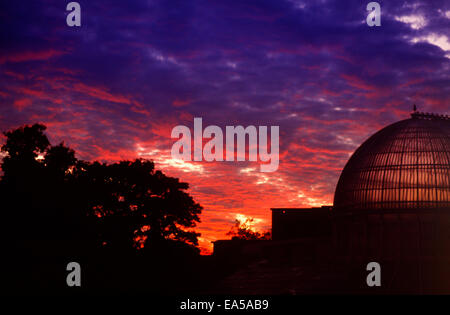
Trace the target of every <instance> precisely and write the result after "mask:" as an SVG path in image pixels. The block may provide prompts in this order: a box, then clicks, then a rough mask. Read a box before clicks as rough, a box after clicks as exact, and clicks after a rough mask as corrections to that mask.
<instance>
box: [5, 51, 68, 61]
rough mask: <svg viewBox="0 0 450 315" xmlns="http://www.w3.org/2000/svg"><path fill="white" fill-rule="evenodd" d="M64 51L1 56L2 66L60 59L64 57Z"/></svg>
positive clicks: (28, 52) (27, 52)
mask: <svg viewBox="0 0 450 315" xmlns="http://www.w3.org/2000/svg"><path fill="white" fill-rule="evenodd" d="M63 54H64V52H63V51H57V50H53V49H50V50H44V51H26V52H20V53H14V54H9V55H3V56H0V64H4V63H6V62H25V61H36V60H48V59H50V58H53V57H58V56H61V55H63Z"/></svg>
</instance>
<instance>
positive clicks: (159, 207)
mask: <svg viewBox="0 0 450 315" xmlns="http://www.w3.org/2000/svg"><path fill="white" fill-rule="evenodd" d="M45 130H46V127H45V126H44V125H42V124H34V125H32V126H28V125H27V126H23V127H20V128H17V129H15V130H11V131H7V132H5V133H4V135H5V136H6V142H5V143H4V145H3V146H2V148H1V150H2V153H3V159H2V162H1V168H2V173H3V174H2V177H1V179H0V198H1V200H2V207H1V215H2V220H1V232H0V233H1V237H2V241H1V242H2V245H3V250H4V254H5V255H9V256H10V257H15V258H17V259H16V260H15V261H14V262H13V261H11V263H10V265H9V268H11V270H13V269H16V270H19V269H20V268H22V267H23V268H22V269H21V270H22V271H20V272H19V271H18V272H17V274H13V273H11V275H10V278H11V279H12V280H11V281H13V282H15V283H18V284H17V286H19V287H20V286H21V285H22V284H23V283H25V282H27V281H29V278H30V277H35V276H39V275H38V274H41V273H42V274H45V273H49V272H50V269H51V268H53V267H51V266H47V264H48V263H49V261H50V262H51V261H53V260H52V259H53V258H52V257H55V255H56V256H58V255H59V256H61V257H62V258H61V261H66V260H67V259H68V257H73V256H74V255H75V256H76V255H81V256H80V257H100V256H101V255H103V254H102V253H103V252H104V251H105V250H106V249H108V248H109V249H113V250H115V252H116V253H123V255H121V256H123V259H125V256H126V255H129V254H127V253H130V252H136V248H141V247H144V248H145V249H146V252H148V250H149V249H150V250H153V251H154V250H157V249H161V248H164V247H167V246H169V247H170V246H172V245H170V244H181V245H183V246H185V247H186V248H190V250H191V251H192V252H195V253H197V254H198V253H199V250H198V248H197V246H198V239H197V237H198V235H199V234H198V233H196V232H194V231H192V228H194V227H195V226H196V223H197V222H200V218H199V215H200V214H201V211H202V207H201V206H200V205H199V204H198V203H196V202H195V201H194V200H193V198H192V197H191V196H190V195H189V194H188V193H187V192H186V190H187V189H188V188H189V186H188V184H187V183H183V182H180V181H179V180H178V179H177V178H173V177H169V176H166V175H164V174H163V173H162V172H161V171H159V170H156V169H155V165H154V163H153V162H152V161H149V160H144V159H136V160H134V161H121V162H118V163H113V164H106V163H100V162H88V161H82V160H78V159H77V158H76V157H75V151H74V150H72V149H70V148H69V147H67V146H65V145H64V143H60V144H58V145H56V146H52V145H51V144H50V142H49V140H48V138H47V136H46V135H45V133H44V131H45ZM177 246H178V245H177ZM177 248H180V247H179V246H178V247H177ZM126 257H128V258H129V259H131V258H132V257H133V256H126ZM16 261H17V262H18V263H17V264H16V263H15V262H16ZM27 262H37V264H38V265H39V266H41V267H39V268H41V269H39V270H37V271H36V272H35V274H33V275H32V276H30V275H22V274H23V273H24V272H23V270H26V267H25V266H22V267H20V266H21V264H26V263H27ZM66 263H67V262H66ZM46 266H47V267H46ZM42 268H43V269H42ZM55 268H56V267H55ZM58 268H60V267H57V269H58ZM53 269H54V268H53ZM53 269H52V270H53ZM61 270H64V269H62V268H61ZM21 275H22V276H21ZM21 277H22V278H23V279H20V278H21ZM41 280H42V282H49V281H50V280H49V279H48V278H45V279H44V278H42V279H41ZM21 281H22V282H21ZM59 281H60V280H59V279H55V283H56V282H59Z"/></svg>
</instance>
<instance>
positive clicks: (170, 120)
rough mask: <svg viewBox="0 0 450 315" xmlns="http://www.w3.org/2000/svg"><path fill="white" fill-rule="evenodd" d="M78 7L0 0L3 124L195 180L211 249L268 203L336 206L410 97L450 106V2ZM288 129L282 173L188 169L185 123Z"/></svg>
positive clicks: (441, 108) (264, 223) (205, 166)
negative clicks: (338, 193) (37, 126)
mask: <svg viewBox="0 0 450 315" xmlns="http://www.w3.org/2000/svg"><path fill="white" fill-rule="evenodd" d="M368 2H369V1H367V2H361V1H357V0H354V1H338V0H328V1H326V0H325V1H313V0H311V1H297V0H286V1H283V0H273V1H266V0H239V1H238V0H236V1H229V0H227V1H225V0H220V1H219V0H218V1H207V0H193V1H182V0H180V1H163V0H160V1H157V0H154V1H119V0H113V1H79V3H80V5H81V10H82V26H81V27H79V28H77V27H68V26H67V25H66V15H67V12H66V11H65V7H66V5H67V3H65V2H64V1H60V0H48V1H45V0H41V1H33V2H32V3H27V4H25V3H20V4H19V3H17V2H14V1H3V2H2V3H1V4H0V40H1V47H2V51H1V52H0V127H1V129H2V130H5V129H10V128H14V127H17V126H19V125H22V124H25V123H29V124H31V123H35V122H42V123H45V124H46V125H47V126H48V134H49V135H50V137H51V140H52V141H53V142H55V143H56V142H58V141H62V140H65V142H66V143H67V144H68V145H70V146H71V147H73V148H74V149H75V150H76V151H77V152H78V157H79V158H83V159H89V160H94V159H98V160H103V161H116V160H120V159H131V158H135V157H144V158H149V159H153V160H154V161H155V162H156V164H157V166H158V167H159V168H161V169H163V170H164V171H165V172H166V173H168V174H169V175H172V176H177V177H179V178H180V179H181V180H183V181H186V182H188V183H190V187H191V188H190V192H191V193H192V195H193V196H194V198H195V199H196V200H197V201H198V202H200V203H201V204H202V205H203V206H204V208H205V210H204V212H203V214H202V217H201V219H202V223H201V224H200V225H199V226H198V227H197V230H198V231H199V232H201V233H202V238H201V246H202V247H203V249H204V250H205V252H206V251H208V250H210V249H211V243H210V242H211V241H213V240H216V239H219V238H224V237H225V234H226V232H227V231H228V230H229V229H230V228H231V226H232V224H233V222H234V220H235V219H236V218H242V217H243V216H249V217H254V218H255V219H256V220H255V225H256V226H255V227H256V228H260V229H267V228H269V227H270V225H271V221H270V215H271V214H270V210H269V208H270V207H308V206H320V205H324V204H331V203H332V201H333V194H334V188H335V185H336V182H337V180H338V177H339V174H340V171H341V170H342V168H343V166H344V165H345V163H346V161H347V159H348V158H349V156H350V155H351V153H352V152H353V151H354V150H355V149H356V148H357V146H358V145H359V144H361V142H362V141H364V140H365V139H366V138H367V137H368V136H369V135H370V134H372V133H374V132H375V131H377V130H378V129H380V128H382V127H383V126H385V125H387V124H390V123H392V122H395V121H397V120H400V119H405V118H408V114H409V112H410V111H411V108H412V104H413V103H415V104H417V105H418V107H419V110H421V111H425V112H439V113H447V114H448V113H449V109H450V106H449V95H450V93H449V92H450V91H449V89H450V44H449V41H450V32H449V30H450V14H449V12H450V3H449V2H448V1H425V0H422V1H408V2H404V1H402V2H399V1H379V3H380V5H381V14H382V16H381V26H380V27H369V26H367V24H366V16H367V14H368V12H367V11H366V5H367V3H368ZM194 117H202V118H203V123H204V126H207V125H217V126H219V127H222V128H223V129H224V128H225V126H227V125H242V126H248V125H255V126H259V125H263V126H272V125H277V126H280V166H279V169H278V171H276V172H274V173H261V172H260V171H259V166H258V165H257V164H256V163H252V162H236V163H230V162H181V161H178V160H173V159H172V158H171V156H170V150H171V146H172V144H173V143H174V140H173V139H171V138H170V134H171V130H172V128H173V127H175V126H176V125H180V124H183V125H186V126H189V127H192V126H193V119H194Z"/></svg>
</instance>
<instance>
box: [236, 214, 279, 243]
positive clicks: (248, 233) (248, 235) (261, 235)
mask: <svg viewBox="0 0 450 315" xmlns="http://www.w3.org/2000/svg"><path fill="white" fill-rule="evenodd" d="M253 221H254V219H253V218H246V219H245V221H242V220H239V219H236V221H235V223H234V225H233V227H232V228H231V229H230V231H229V232H228V233H227V235H229V236H231V239H233V240H269V239H271V237H272V233H271V232H270V231H265V232H258V231H255V230H254V229H253V228H252V224H253Z"/></svg>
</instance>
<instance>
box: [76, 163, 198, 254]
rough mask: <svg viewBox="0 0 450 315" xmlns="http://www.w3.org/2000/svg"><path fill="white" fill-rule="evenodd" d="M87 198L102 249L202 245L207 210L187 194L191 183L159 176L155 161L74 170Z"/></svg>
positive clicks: (83, 166)
mask: <svg viewBox="0 0 450 315" xmlns="http://www.w3.org/2000/svg"><path fill="white" fill-rule="evenodd" d="M74 171H75V172H74V175H75V176H76V178H77V180H78V182H79V184H80V187H83V188H84V194H85V196H87V198H86V199H87V202H88V206H87V210H88V215H90V216H94V217H96V218H98V223H99V226H100V231H101V237H100V240H101V242H102V243H106V244H110V245H119V244H122V245H126V246H132V245H133V244H134V242H135V240H136V238H139V239H141V240H144V241H145V243H146V244H149V243H159V242H160V241H162V240H174V241H181V242H185V243H187V244H191V245H195V246H196V245H198V240H197V236H198V235H199V234H198V233H195V232H193V231H186V230H185V228H192V227H194V226H195V225H196V222H200V218H199V214H200V213H201V210H202V207H201V206H200V205H199V204H198V203H195V202H194V200H193V199H192V197H191V196H190V195H189V194H187V193H186V192H185V190H186V189H188V187H189V186H188V184H187V183H182V182H180V181H179V180H178V179H177V178H172V177H168V176H166V175H164V174H163V173H162V172H161V171H156V170H155V168H154V163H153V162H152V161H148V160H143V159H137V160H135V161H122V162H119V163H114V164H110V165H108V164H101V163H98V162H94V163H83V164H79V165H78V167H77V168H76V169H75V170H74Z"/></svg>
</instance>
